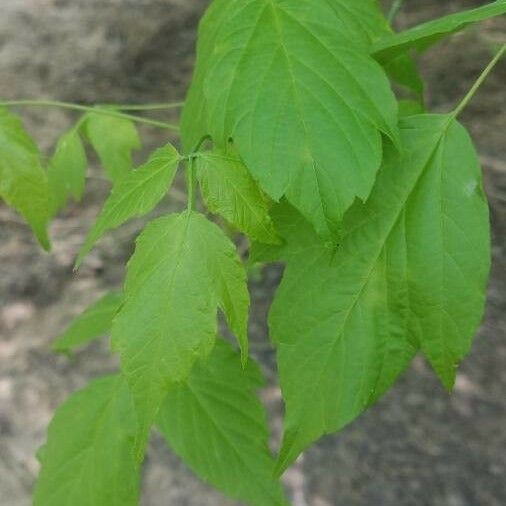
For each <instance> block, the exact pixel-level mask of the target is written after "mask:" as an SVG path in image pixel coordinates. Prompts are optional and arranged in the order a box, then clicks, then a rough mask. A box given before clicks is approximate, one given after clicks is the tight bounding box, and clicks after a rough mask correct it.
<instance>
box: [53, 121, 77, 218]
mask: <svg viewBox="0 0 506 506" xmlns="http://www.w3.org/2000/svg"><path fill="white" fill-rule="evenodd" d="M86 167H87V160H86V152H85V150H84V146H83V143H82V142H81V138H80V137H79V133H78V131H77V129H76V128H73V129H71V130H69V131H68V132H66V133H65V134H63V135H62V136H61V137H60V139H59V140H58V143H57V145H56V149H55V152H54V154H53V157H52V158H51V160H50V162H49V166H48V169H47V177H48V182H49V204H50V214H51V216H54V215H55V214H56V213H58V211H60V209H63V208H64V207H65V206H66V205H67V202H68V200H69V198H70V197H73V198H74V199H75V200H76V201H80V200H81V198H82V196H83V192H84V188H85V184H86Z"/></svg>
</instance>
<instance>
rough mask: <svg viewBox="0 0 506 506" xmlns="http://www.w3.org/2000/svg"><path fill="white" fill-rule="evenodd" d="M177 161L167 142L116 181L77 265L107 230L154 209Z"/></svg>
mask: <svg viewBox="0 0 506 506" xmlns="http://www.w3.org/2000/svg"><path fill="white" fill-rule="evenodd" d="M178 164H179V154H178V152H177V151H176V149H175V148H174V147H173V146H172V145H171V144H167V145H166V146H164V147H163V148H160V149H158V150H156V151H155V152H154V153H153V155H152V156H151V157H150V159H149V160H148V161H147V162H146V163H145V164H144V165H142V166H141V167H139V168H138V169H136V170H134V171H130V172H129V173H128V174H127V175H126V176H125V177H124V178H122V179H121V180H119V181H118V182H117V183H115V184H114V186H113V188H112V192H111V195H110V196H109V198H108V199H107V201H106V203H105V205H104V207H103V209H102V211H101V212H100V215H99V216H98V218H97V221H96V223H95V225H94V226H93V228H92V229H91V230H90V232H89V233H88V236H87V237H86V240H85V242H84V245H83V247H82V248H81V251H80V252H79V256H78V258H77V261H76V266H79V265H80V264H81V263H82V261H83V259H84V257H85V256H86V255H87V254H88V253H89V252H90V250H91V249H92V248H93V245H94V244H95V242H96V241H97V240H98V239H99V238H100V237H101V236H102V235H103V234H104V233H105V232H106V231H107V230H110V229H113V228H116V227H119V226H120V225H122V224H123V223H125V222H126V221H128V220H130V219H132V218H135V217H140V216H143V215H145V214H147V213H149V212H150V211H152V210H153V209H154V208H155V207H156V205H157V204H158V203H159V202H160V200H162V198H163V196H164V195H165V194H166V193H167V190H168V189H169V187H170V185H171V183H172V180H173V179H174V176H175V174H176V170H177V166H178Z"/></svg>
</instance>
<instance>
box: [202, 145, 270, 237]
mask: <svg viewBox="0 0 506 506" xmlns="http://www.w3.org/2000/svg"><path fill="white" fill-rule="evenodd" d="M197 177H198V179H199V182H200V188H201V191H202V196H203V198H204V201H205V203H206V205H207V207H208V209H209V210H210V211H211V212H212V213H216V214H221V215H222V216H223V217H224V218H225V219H226V220H227V221H228V222H229V223H231V224H232V225H233V226H234V227H235V228H237V229H238V230H240V231H241V232H244V233H245V234H247V235H248V236H249V237H251V238H252V239H254V240H256V241H259V242H264V243H271V244H272V243H277V242H278V238H277V236H276V231H275V230H274V227H273V225H272V221H271V219H270V217H269V209H268V205H267V201H266V198H265V197H264V195H263V194H262V191H261V190H260V188H259V187H258V185H257V184H256V183H255V181H254V179H253V178H252V177H251V175H250V173H249V172H248V169H247V168H246V166H245V165H244V163H243V162H242V160H241V159H240V158H239V156H238V155H237V154H236V153H235V152H233V151H231V150H230V149H229V150H228V151H222V150H219V149H217V150H215V151H212V152H206V153H202V154H201V155H199V157H198V158H197Z"/></svg>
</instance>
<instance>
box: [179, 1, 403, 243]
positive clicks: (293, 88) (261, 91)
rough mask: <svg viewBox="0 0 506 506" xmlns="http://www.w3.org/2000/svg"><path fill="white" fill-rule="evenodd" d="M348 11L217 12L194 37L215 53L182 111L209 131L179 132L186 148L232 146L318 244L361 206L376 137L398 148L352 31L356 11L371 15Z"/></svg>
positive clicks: (364, 51)
mask: <svg viewBox="0 0 506 506" xmlns="http://www.w3.org/2000/svg"><path fill="white" fill-rule="evenodd" d="M356 4H357V5H355V6H353V7H351V8H350V4H349V2H345V1H344V0H340V1H336V2H332V3H331V2H327V1H324V0H318V1H316V2H315V1H314V0H302V1H299V2H296V3H287V2H281V1H279V0H276V1H268V0H235V1H229V2H216V3H215V4H214V6H213V7H211V11H210V13H209V14H208V15H207V16H206V18H205V19H204V21H203V23H202V26H201V37H203V38H204V40H206V41H207V43H212V44H214V49H213V50H212V51H211V50H210V49H205V51H204V56H205V57H206V58H205V61H204V60H203V57H199V64H201V65H202V68H198V69H197V72H196V77H195V79H196V81H195V83H194V89H193V90H192V92H191V93H190V97H189V105H188V107H189V108H190V109H189V110H190V111H191V112H192V114H193V115H194V116H196V117H198V118H199V120H198V121H199V122H203V121H204V119H205V121H206V122H207V125H205V126H201V125H200V126H198V125H196V121H197V120H195V119H193V120H192V119H189V120H188V121H187V122H186V123H183V131H182V133H183V136H184V137H186V138H187V139H188V138H191V139H192V141H194V140H195V139H197V138H198V137H201V136H202V134H205V133H210V134H211V135H212V137H213V140H214V141H215V142H216V143H218V144H221V145H222V146H224V145H225V144H226V143H227V142H228V139H229V138H233V140H234V143H235V145H236V146H237V148H238V151H239V153H240V155H241V157H242V158H243V159H244V161H245V163H246V165H247V166H248V168H249V169H250V171H251V172H252V174H253V175H254V177H255V178H256V179H258V181H259V182H260V184H261V186H262V188H263V189H264V190H265V191H266V192H267V193H268V194H269V195H270V196H271V197H272V198H273V199H275V200H278V199H279V198H280V197H281V196H282V195H286V196H287V198H288V199H289V200H290V202H292V204H293V205H295V206H296V207H297V208H298V209H299V210H300V211H301V212H302V213H303V214H304V215H305V216H306V217H307V218H308V219H309V220H310V221H311V222H312V223H313V224H314V225H315V227H316V228H317V230H318V231H319V232H320V233H322V234H328V231H329V228H330V229H333V228H334V226H335V225H336V223H338V222H339V220H340V218H341V217H342V214H343V213H344V211H345V210H346V209H347V208H348V207H349V205H350V204H351V203H352V202H353V200H354V199H355V197H356V196H358V197H360V198H362V199H365V198H366V197H367V196H368V195H369V192H370V190H371V187H372V184H373V182H374V178H375V175H376V172H377V170H378V168H379V166H380V164H381V157H382V134H386V135H387V136H389V137H390V138H391V139H393V140H396V139H397V127H396V103H395V100H394V97H393V94H392V92H391V90H390V86H389V83H388V79H387V78H386V75H385V74H384V72H383V70H382V69H381V68H380V67H379V66H378V65H377V64H376V63H375V62H374V61H373V59H372V58H371V57H370V56H369V45H370V40H369V39H370V37H369V36H368V32H367V30H365V29H363V30H362V34H360V33H359V31H358V29H357V26H361V25H362V21H363V20H362V19H361V18H360V16H358V12H360V13H365V12H370V13H371V14H370V15H371V16H373V17H376V15H377V14H375V11H374V9H371V10H370V11H368V10H367V9H366V7H367V6H370V5H373V4H372V3H371V2H370V1H369V0H367V1H365V0H363V1H361V2H357V3H356ZM375 8H377V6H376V7H375ZM350 18H351V19H354V20H355V23H351V22H350ZM204 102H205V103H204ZM197 110H199V111H200V112H201V114H200V113H199V114H196V111H197ZM188 115H189V113H188V114H187V115H186V117H188ZM204 117H205V118H204ZM195 127H197V129H198V131H199V134H198V135H197V136H194V134H193V133H192V132H189V131H188V130H190V128H192V129H193V128H195ZM186 144H190V142H189V141H188V140H186Z"/></svg>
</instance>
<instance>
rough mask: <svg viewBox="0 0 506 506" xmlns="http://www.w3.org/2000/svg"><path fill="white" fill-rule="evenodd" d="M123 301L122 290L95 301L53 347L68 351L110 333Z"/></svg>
mask: <svg viewBox="0 0 506 506" xmlns="http://www.w3.org/2000/svg"><path fill="white" fill-rule="evenodd" d="M122 302H123V294H122V293H121V292H110V293H108V294H106V295H104V296H103V297H101V298H100V299H98V300H97V301H95V302H94V303H93V304H91V306H89V307H88V308H87V309H85V311H83V313H81V314H80V315H79V316H78V317H77V318H76V319H75V320H74V321H73V322H72V323H71V324H70V326H69V327H68V328H67V330H66V331H65V332H64V333H63V334H62V335H61V336H59V337H58V338H57V339H56V340H55V342H54V343H53V349H54V350H55V351H59V352H65V353H68V352H70V351H72V350H73V349H74V348H77V347H78V346H82V345H83V344H87V343H89V342H90V341H93V340H94V339H97V338H99V337H102V336H103V335H105V334H108V333H109V332H110V330H111V327H112V320H113V318H114V317H115V316H116V313H117V312H118V310H119V308H120V306H121V303H122Z"/></svg>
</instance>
